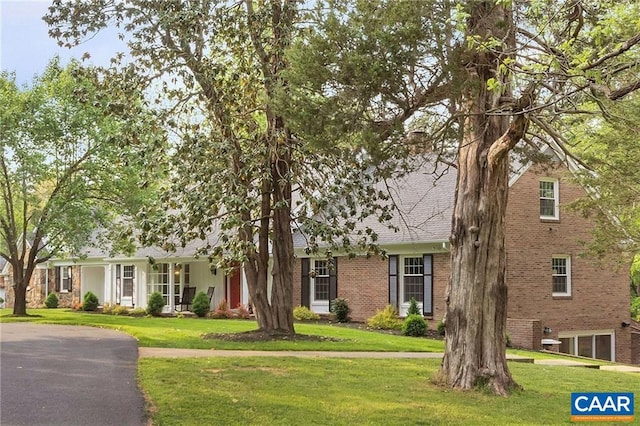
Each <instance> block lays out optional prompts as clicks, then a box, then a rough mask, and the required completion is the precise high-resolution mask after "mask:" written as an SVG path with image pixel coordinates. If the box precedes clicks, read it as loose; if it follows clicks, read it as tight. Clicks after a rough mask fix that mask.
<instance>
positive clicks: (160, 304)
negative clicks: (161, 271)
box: [147, 291, 164, 317]
mask: <svg viewBox="0 0 640 426" xmlns="http://www.w3.org/2000/svg"><path fill="white" fill-rule="evenodd" d="M162 308H164V297H162V294H161V293H160V292H157V291H154V292H153V293H151V294H150V295H149V301H148V302H147V313H148V314H149V315H151V316H154V317H159V316H160V314H161V313H162Z"/></svg>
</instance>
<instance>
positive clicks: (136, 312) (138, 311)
mask: <svg viewBox="0 0 640 426" xmlns="http://www.w3.org/2000/svg"><path fill="white" fill-rule="evenodd" d="M146 314H147V310H146V309H144V308H135V309H131V310H130V311H129V315H131V316H132V317H143V316H145V315H146Z"/></svg>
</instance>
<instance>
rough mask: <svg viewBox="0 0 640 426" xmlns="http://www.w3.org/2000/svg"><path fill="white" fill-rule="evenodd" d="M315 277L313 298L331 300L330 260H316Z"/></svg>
mask: <svg viewBox="0 0 640 426" xmlns="http://www.w3.org/2000/svg"><path fill="white" fill-rule="evenodd" d="M314 270H315V272H316V273H315V277H314V279H313V283H314V285H313V300H315V301H321V300H322V301H324V300H326V301H329V262H327V261H326V260H316V261H315V269H314Z"/></svg>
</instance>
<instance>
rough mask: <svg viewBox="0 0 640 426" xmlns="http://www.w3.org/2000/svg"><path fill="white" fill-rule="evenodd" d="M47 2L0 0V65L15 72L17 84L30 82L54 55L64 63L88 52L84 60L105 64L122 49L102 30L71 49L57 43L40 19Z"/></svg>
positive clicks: (113, 37)
mask: <svg viewBox="0 0 640 426" xmlns="http://www.w3.org/2000/svg"><path fill="white" fill-rule="evenodd" d="M50 4H51V2H50V1H45V0H23V1H19V0H18V1H15V0H0V69H1V70H2V71H11V72H15V73H16V82H17V83H18V84H29V83H31V81H32V80H33V76H34V75H35V74H41V73H42V72H43V71H44V69H45V67H46V65H47V63H48V62H49V61H50V60H51V59H52V58H53V57H54V56H55V55H59V56H60V58H61V59H62V63H63V64H66V63H67V62H68V61H69V59H70V58H77V59H80V58H81V57H82V55H83V54H84V53H85V52H88V53H89V54H90V55H91V58H90V59H89V60H88V61H87V63H89V64H95V65H107V64H108V62H109V59H110V58H111V57H112V56H113V55H114V54H115V53H116V52H117V51H122V50H124V47H123V44H122V42H120V41H119V40H118V39H117V36H116V33H115V31H103V32H101V33H99V34H98V35H96V36H95V37H93V38H92V39H91V40H88V41H87V42H85V43H83V44H81V45H80V46H78V47H75V48H73V49H68V48H63V47H59V46H58V44H57V42H56V41H55V40H53V39H51V38H49V35H48V34H47V31H48V27H47V24H46V23H45V22H44V21H43V20H42V16H43V15H44V14H46V13H47V8H48V7H49V6H50Z"/></svg>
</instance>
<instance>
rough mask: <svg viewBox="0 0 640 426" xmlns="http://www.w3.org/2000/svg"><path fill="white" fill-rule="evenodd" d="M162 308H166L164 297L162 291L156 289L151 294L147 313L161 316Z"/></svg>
mask: <svg viewBox="0 0 640 426" xmlns="http://www.w3.org/2000/svg"><path fill="white" fill-rule="evenodd" d="M162 308H164V297H162V294H161V293H160V292H157V291H154V292H153V293H151V294H150V295H149V301H148V302H147V313H148V314H149V315H151V316H154V317H159V316H160V314H161V313H162ZM116 315H117V314H116Z"/></svg>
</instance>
